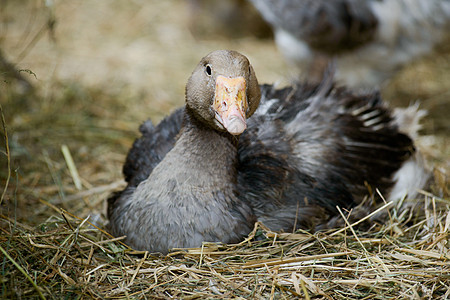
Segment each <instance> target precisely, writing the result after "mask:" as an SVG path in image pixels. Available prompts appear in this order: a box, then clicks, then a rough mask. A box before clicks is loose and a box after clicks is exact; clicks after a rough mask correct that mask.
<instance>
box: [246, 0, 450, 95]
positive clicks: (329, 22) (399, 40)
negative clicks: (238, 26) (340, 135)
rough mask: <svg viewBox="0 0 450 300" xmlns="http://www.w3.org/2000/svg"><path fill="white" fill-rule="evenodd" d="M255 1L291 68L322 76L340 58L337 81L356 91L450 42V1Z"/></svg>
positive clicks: (388, 76) (377, 84) (381, 81)
mask: <svg viewBox="0 0 450 300" xmlns="http://www.w3.org/2000/svg"><path fill="white" fill-rule="evenodd" d="M250 2H252V4H253V5H254V6H255V7H256V9H257V10H258V11H259V12H260V14H261V15H262V16H263V18H264V19H265V20H266V21H267V22H268V23H269V24H270V25H271V27H272V29H273V31H274V35H275V42H276V44H277V46H278V48H279V49H280V51H281V52H282V54H283V55H284V56H285V58H286V59H287V61H288V62H289V63H290V64H289V65H290V66H295V68H294V69H299V71H300V72H305V71H307V72H310V74H308V76H309V78H310V77H311V73H312V75H314V76H315V77H319V78H320V76H321V74H322V72H323V66H326V65H327V62H330V61H331V60H333V59H334V61H335V64H336V80H337V81H338V82H339V83H342V84H345V85H347V86H349V87H352V88H374V87H380V86H382V84H383V83H385V82H387V81H388V80H389V78H391V77H392V76H393V75H394V74H395V72H396V71H398V70H399V69H400V68H401V67H402V66H404V65H405V64H407V63H410V62H411V61H412V60H413V59H416V58H418V57H420V56H423V55H426V54H427V53H430V52H431V50H432V49H433V48H434V47H435V46H436V45H437V44H439V43H442V42H443V41H445V40H446V36H447V37H448V32H449V29H450V1H448V0H427V1H423V0H335V1H326V0H250ZM311 70H312V71H311ZM296 71H298V70H296Z"/></svg>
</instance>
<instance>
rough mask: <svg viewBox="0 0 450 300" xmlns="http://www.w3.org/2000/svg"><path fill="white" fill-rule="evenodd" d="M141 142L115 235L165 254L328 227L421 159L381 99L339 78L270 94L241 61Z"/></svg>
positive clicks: (112, 209)
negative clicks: (259, 226)
mask: <svg viewBox="0 0 450 300" xmlns="http://www.w3.org/2000/svg"><path fill="white" fill-rule="evenodd" d="M140 131H141V133H142V136H141V137H140V138H138V139H137V140H136V141H135V142H134V144H133V146H132V148H131V150H130V151H129V153H128V156H127V159H126V162H125V164H124V168H123V173H124V176H125V179H126V181H127V182H128V185H127V187H126V188H125V189H124V190H123V191H119V192H115V193H114V194H113V195H112V196H111V197H110V198H109V199H108V217H109V222H110V224H109V228H110V231H111V233H112V234H113V235H115V236H126V238H125V242H126V243H127V244H128V245H129V246H131V247H133V248H134V249H137V250H147V251H152V252H161V253H163V254H165V253H168V251H169V250H170V249H172V248H189V247H200V246H201V245H202V242H221V243H237V242H240V241H242V240H243V239H244V238H245V237H246V236H247V235H248V234H249V233H250V232H251V231H252V229H253V228H254V225H255V222H257V221H259V222H262V223H263V224H265V225H266V226H267V227H269V228H270V229H271V230H275V231H292V230H296V229H299V228H305V229H308V228H311V229H314V228H319V227H320V226H326V224H327V222H328V221H329V220H330V219H331V218H333V217H334V216H336V215H337V213H338V211H337V208H336V207H337V206H339V207H342V208H351V207H353V206H355V205H357V204H358V203H360V202H361V201H362V199H363V198H364V196H365V195H367V193H368V192H367V186H369V185H370V186H372V187H373V188H378V189H379V190H380V191H381V193H383V194H385V195H388V194H389V191H392V190H395V189H396V187H395V182H396V181H404V180H403V179H402V180H399V179H398V178H397V177H402V178H403V177H404V176H403V175H402V176H400V173H399V172H400V171H401V169H402V166H403V165H404V164H406V163H408V162H410V161H411V159H412V158H413V157H414V153H415V149H414V144H413V141H412V140H411V138H410V137H409V136H408V135H407V134H405V133H402V132H400V131H399V126H398V124H397V123H396V120H395V118H394V116H393V114H392V112H391V110H389V109H388V108H387V107H386V106H385V105H384V104H383V102H382V100H381V98H380V95H379V93H376V92H371V93H366V94H357V93H354V92H352V91H351V90H349V89H346V88H344V87H336V86H334V84H333V82H332V79H331V78H327V79H326V80H324V81H323V82H322V83H320V84H308V83H297V84H295V85H292V86H287V87H284V88H279V89H278V88H275V87H274V86H272V85H267V84H266V85H259V84H258V80H257V77H256V74H255V71H254V69H253V67H252V65H251V64H250V62H249V60H248V59H247V58H246V57H245V56H244V55H242V54H240V53H238V52H236V51H231V50H217V51H214V52H212V53H210V54H208V55H206V56H205V57H203V58H202V59H201V61H200V62H199V64H198V65H197V66H196V67H195V69H194V71H193V72H192V75H191V76H190V78H189V79H188V81H187V85H186V90H185V106H184V107H182V108H179V109H177V110H175V111H174V112H173V113H172V114H171V115H169V116H167V117H166V118H165V119H164V120H163V121H161V122H160V123H159V124H158V125H157V126H154V125H153V124H152V123H151V121H146V122H144V123H143V124H142V125H141V127H140ZM416 169H417V170H420V168H415V167H412V169H411V167H410V168H409V169H408V170H407V172H409V173H410V172H411V170H416ZM419 175H420V174H419ZM419 177H420V176H419ZM403 185H405V184H404V183H403ZM414 188H415V187H414ZM397 189H398V188H397ZM407 192H408V191H407ZM409 192H411V191H409ZM396 193H397V192H396Z"/></svg>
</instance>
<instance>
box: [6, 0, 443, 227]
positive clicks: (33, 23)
mask: <svg viewBox="0 0 450 300" xmlns="http://www.w3.org/2000/svg"><path fill="white" fill-rule="evenodd" d="M238 2H239V1H238ZM214 3H215V4H214ZM214 3H211V2H206V1H194V0H191V1H156V0H153V1H150V0H147V1H140V0H134V1H127V2H125V1H119V0H111V1H94V0H82V1H67V0H59V1H58V0H55V1H38V0H36V1H25V0H22V1H3V2H2V7H1V8H0V18H1V19H0V50H1V51H2V52H3V55H4V56H5V57H6V58H7V60H8V61H10V62H13V63H15V64H16V68H17V69H19V70H22V71H21V72H20V74H21V75H22V76H23V77H24V78H25V79H26V80H28V81H29V82H30V83H31V84H32V85H33V86H34V89H33V91H32V92H30V93H29V92H28V91H24V88H23V86H21V85H20V84H15V83H14V82H13V81H11V80H8V79H6V80H4V81H3V83H2V84H1V90H0V92H1V93H2V95H1V97H0V100H1V105H2V108H3V114H4V118H5V121H6V128H7V131H8V138H9V140H8V146H9V150H10V152H11V161H10V163H11V171H12V172H11V176H9V177H8V174H7V170H6V169H7V168H5V167H4V166H7V159H6V156H5V155H4V154H5V153H6V150H7V149H6V148H5V147H4V145H3V143H2V149H4V150H2V155H1V158H0V163H1V165H2V167H1V169H0V170H1V176H2V177H1V178H2V182H3V183H4V184H2V185H1V187H2V188H3V187H4V186H5V185H6V180H7V179H8V178H9V184H8V189H7V194H6V197H5V199H4V201H3V203H2V211H3V214H6V215H8V214H9V215H14V216H15V217H16V218H17V219H18V220H20V221H22V222H25V223H27V224H32V225H35V224H39V223H40V222H42V221H43V220H45V219H46V218H48V217H49V216H51V215H52V214H54V213H55V211H54V210H52V206H53V205H55V206H58V207H59V206H61V207H63V208H65V209H67V210H69V211H71V212H72V213H75V214H78V215H79V216H80V217H83V216H86V215H88V214H91V215H94V216H98V218H100V219H104V211H105V199H106V197H107V196H108V194H109V193H110V192H111V191H112V190H114V189H117V188H119V187H121V186H123V182H122V175H121V166H122V163H123V161H124V158H125V155H126V152H127V150H128V149H129V147H130V146H131V144H132V142H133V140H134V138H136V137H137V135H138V132H137V128H138V126H139V124H140V123H141V122H143V121H144V120H145V119H147V118H151V119H152V120H153V121H154V122H157V121H159V120H160V119H161V118H162V117H163V116H164V115H166V114H168V113H169V112H170V111H171V110H173V109H174V108H175V107H178V106H180V105H182V104H183V101H184V85H185V82H186V80H187V78H188V77H189V75H190V72H191V71H192V69H193V67H194V66H195V65H196V64H197V62H198V61H199V59H200V58H201V57H202V56H204V55H206V54H207V53H209V52H210V51H213V50H216V49H234V50H237V51H240V52H242V53H244V54H245V55H247V56H248V57H249V59H250V61H251V62H252V64H253V66H254V68H255V71H256V73H257V75H258V78H259V81H260V83H277V84H280V85H282V84H285V83H287V82H289V81H291V80H292V78H293V77H294V74H292V73H290V71H289V67H288V66H287V65H286V63H285V61H284V60H283V58H282V56H281V55H280V53H279V52H278V50H277V49H276V46H275V45H274V42H273V40H272V38H271V34H270V32H269V31H268V29H267V27H266V26H265V25H264V24H263V22H262V21H261V20H260V19H258V18H257V16H256V13H255V12H254V11H251V8H250V7H249V6H247V5H245V4H242V3H241V4H240V5H243V7H244V8H245V9H246V12H248V13H246V14H242V15H238V16H237V18H236V16H235V17H234V18H232V17H230V15H232V16H233V13H232V12H233V10H231V11H232V12H231V13H228V11H229V10H230V8H229V7H228V6H225V7H222V6H221V5H224V4H220V3H221V1H218V3H217V2H214ZM224 12H227V13H224ZM236 19H237V20H236ZM236 24H239V26H240V29H236V28H237V25H236ZM238 28H239V27H238ZM382 93H383V96H384V97H385V99H387V100H388V101H389V102H390V103H391V105H392V106H406V105H408V104H409V103H411V102H414V101H416V100H420V101H422V107H424V108H426V109H428V110H429V111H430V113H429V117H428V118H427V119H426V120H425V121H424V125H425V127H424V130H423V134H424V135H426V136H425V137H423V138H421V140H419V141H418V144H419V146H421V147H423V148H424V153H425V154H426V156H427V159H428V161H429V162H430V165H432V166H437V169H438V170H439V174H440V175H439V176H440V178H441V179H440V180H441V181H442V182H444V185H447V184H448V182H447V180H448V176H449V173H448V170H449V169H450V162H449V158H450V138H449V132H450V131H449V129H450V123H449V122H450V121H449V118H448V116H449V114H450V104H449V103H450V45H449V43H444V44H443V45H441V46H440V47H439V48H438V49H437V51H436V52H434V53H432V54H430V55H429V56H427V57H424V58H422V59H420V60H417V61H415V62H413V63H411V64H410V65H408V66H407V67H406V68H405V69H404V70H402V71H400V72H399V73H398V75H397V76H396V77H395V78H393V80H392V81H391V82H390V83H389V84H388V85H387V86H386V87H384V88H383V90H382ZM63 145H66V146H68V148H69V150H70V153H71V155H72V157H73V160H74V163H75V167H76V169H77V171H78V177H79V178H80V180H81V186H78V187H77V186H76V184H75V182H74V181H76V180H75V177H77V176H75V177H74V175H73V173H71V172H70V171H69V169H68V167H67V159H66V158H64V156H63V154H62V152H61V147H62V146H63Z"/></svg>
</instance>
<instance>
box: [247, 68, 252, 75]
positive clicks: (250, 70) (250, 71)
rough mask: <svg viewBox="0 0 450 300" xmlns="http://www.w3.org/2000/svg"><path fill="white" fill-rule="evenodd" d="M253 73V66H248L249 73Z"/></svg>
mask: <svg viewBox="0 0 450 300" xmlns="http://www.w3.org/2000/svg"><path fill="white" fill-rule="evenodd" d="M250 74H252V67H250V66H248V75H250Z"/></svg>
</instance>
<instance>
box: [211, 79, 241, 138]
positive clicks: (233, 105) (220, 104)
mask: <svg viewBox="0 0 450 300" xmlns="http://www.w3.org/2000/svg"><path fill="white" fill-rule="evenodd" d="M246 87H247V83H246V81H245V79H244V78H243V77H235V78H227V77H225V76H222V75H219V76H217V78H216V93H215V96H214V104H213V109H214V111H215V112H216V120H217V121H219V123H220V124H222V125H223V127H224V128H225V129H226V130H227V131H228V132H229V133H231V134H233V135H239V134H241V133H242V132H244V130H245V129H246V128H247V122H246V117H245V112H246V111H247V107H248V103H247V96H246Z"/></svg>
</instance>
